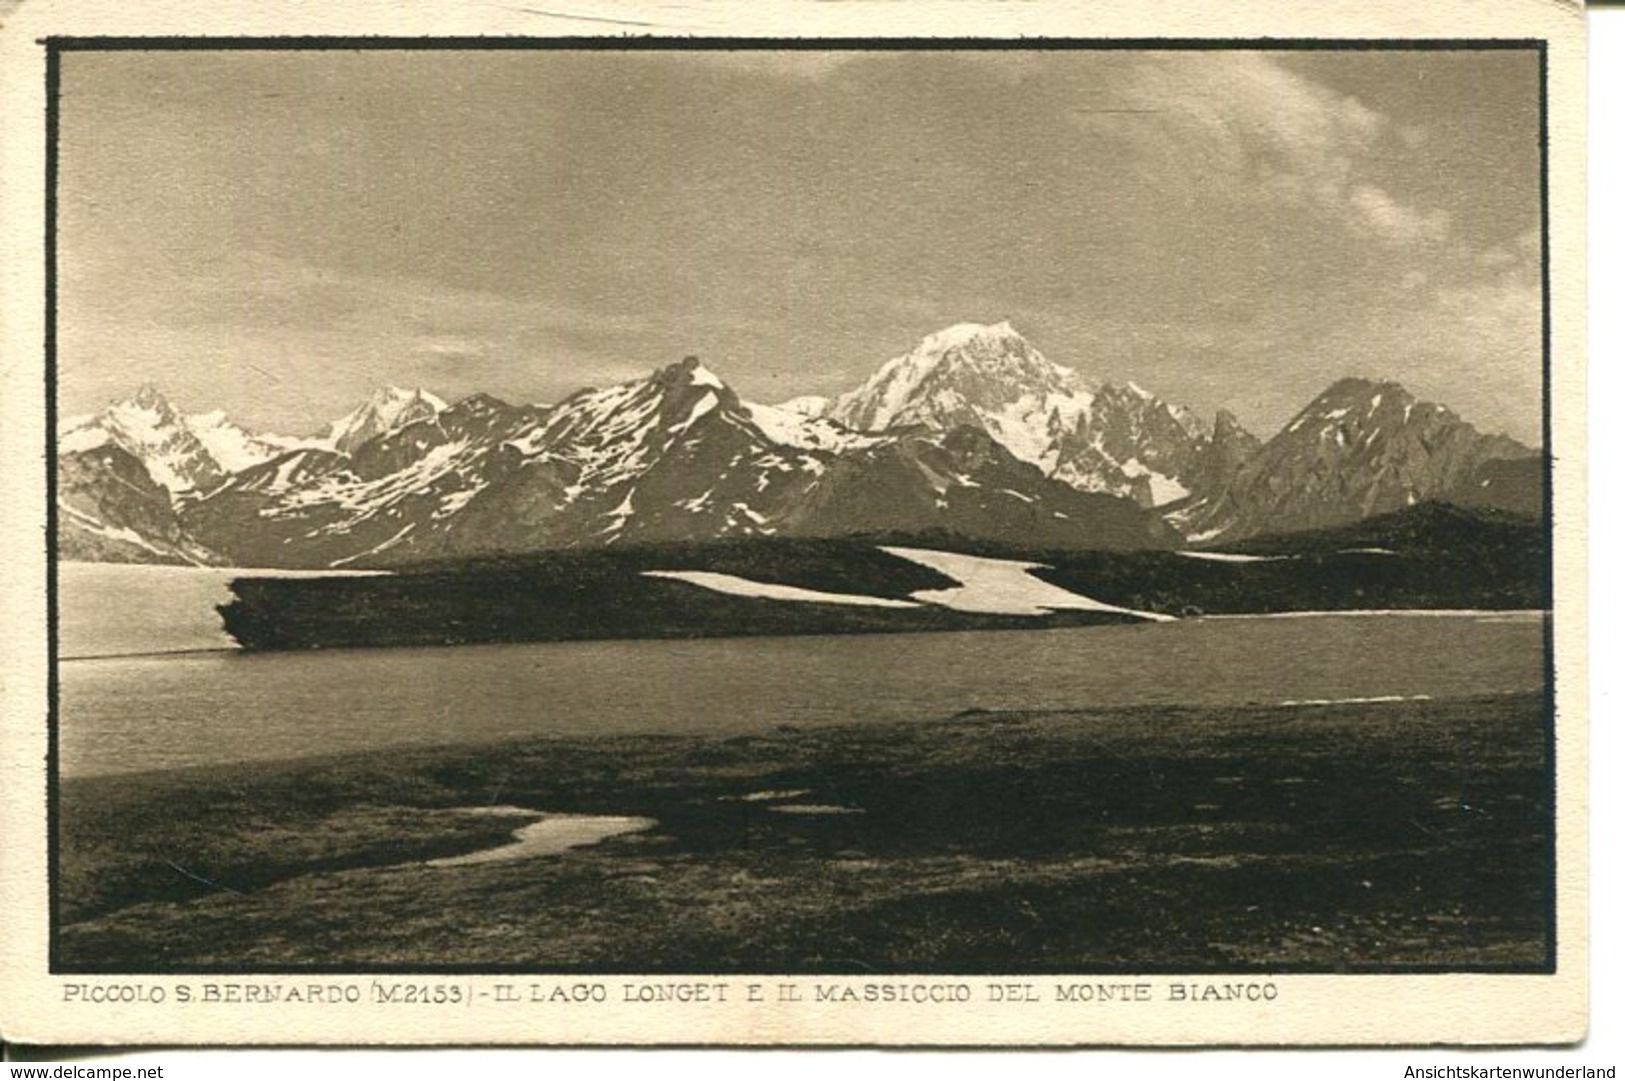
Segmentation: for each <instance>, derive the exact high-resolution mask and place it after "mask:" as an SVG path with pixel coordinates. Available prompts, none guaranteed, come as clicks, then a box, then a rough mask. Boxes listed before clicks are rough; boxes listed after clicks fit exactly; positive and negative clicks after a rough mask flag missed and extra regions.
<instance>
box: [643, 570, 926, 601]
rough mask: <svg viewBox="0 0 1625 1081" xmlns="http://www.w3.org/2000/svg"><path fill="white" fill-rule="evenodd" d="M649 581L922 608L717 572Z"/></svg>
mask: <svg viewBox="0 0 1625 1081" xmlns="http://www.w3.org/2000/svg"><path fill="white" fill-rule="evenodd" d="M643 576H644V577H645V578H670V579H672V580H674V581H678V582H687V583H689V584H690V585H696V586H700V587H701V588H704V589H711V590H715V591H716V592H718V593H728V594H732V595H733V596H735V597H762V598H765V599H767V600H772V601H800V602H802V603H807V604H850V605H861V606H864V607H868V608H918V607H919V605H918V604H916V603H915V602H914V601H900V600H894V599H893V598H891V597H869V596H865V595H863V594H861V593H826V592H824V591H823V590H821V589H803V588H801V587H800V586H785V585H779V584H777V583H775V582H754V581H752V580H751V579H749V578H740V577H738V576H737V575H733V574H719V573H717V572H716V571H644V572H643Z"/></svg>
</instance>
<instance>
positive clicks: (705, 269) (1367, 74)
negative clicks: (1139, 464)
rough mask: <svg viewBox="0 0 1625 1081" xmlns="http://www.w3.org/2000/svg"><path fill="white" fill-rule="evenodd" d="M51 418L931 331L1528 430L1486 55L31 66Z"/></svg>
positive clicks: (742, 372)
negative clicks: (44, 149)
mask: <svg viewBox="0 0 1625 1081" xmlns="http://www.w3.org/2000/svg"><path fill="white" fill-rule="evenodd" d="M61 85H62V96H61V140H60V187H59V203H60V217H59V230H60V233H59V236H60V252H61V261H60V280H59V289H60V309H59V310H60V322H59V327H60V350H59V380H60V393H61V402H60V404H61V408H62V410H63V411H64V412H65V413H68V414H73V413H79V412H87V411H91V410H94V409H96V408H99V407H100V406H101V405H102V404H105V402H106V401H108V400H110V399H111V398H113V397H116V396H118V395H120V394H122V393H125V392H127V391H129V390H131V389H133V388H134V387H135V386H136V385H137V384H139V383H140V382H142V381H152V382H154V383H156V384H158V385H159V386H160V387H161V388H163V389H164V390H165V391H166V392H168V393H169V395H170V396H171V397H172V398H173V399H174V400H175V401H176V402H177V404H179V405H180V406H182V407H183V408H185V409H188V410H203V409H211V408H216V407H221V408H225V409H226V410H227V411H228V412H229V413H231V414H232V415H233V416H234V417H235V418H237V419H238V420H240V421H241V422H243V423H246V424H248V425H249V426H251V427H259V428H262V429H268V430H276V431H284V432H304V431H310V430H314V429H316V428H318V427H320V426H321V425H323V424H324V423H325V422H326V421H327V420H329V419H331V418H332V417H334V416H337V415H339V414H341V413H343V412H345V411H346V410H348V409H349V408H351V407H352V406H353V405H354V404H355V402H356V401H357V400H359V399H360V398H362V397H364V396H365V395H366V394H367V393H368V391H369V390H370V389H371V388H373V387H374V386H377V385H379V384H382V383H396V384H403V385H413V386H415V385H421V386H425V387H428V388H429V389H431V390H434V391H436V392H437V393H439V394H441V395H442V396H445V397H448V398H456V397H459V396H461V395H464V394H467V393H471V392H473V391H475V390H483V391H487V392H490V393H494V394H496V395H498V396H500V397H503V398H506V399H509V400H512V401H552V400H556V399H557V398H559V397H562V396H563V395H565V394H567V393H569V392H571V391H573V390H575V389H578V388H580V387H582V386H584V385H600V386H601V385H604V384H606V383H611V382H615V381H619V380H622V379H627V378H632V377H635V376H639V375H642V374H645V373H647V372H648V371H649V370H650V369H652V368H654V367H656V366H659V365H661V364H665V363H669V362H671V361H674V360H676V359H679V358H680V357H681V356H683V355H684V354H687V353H698V354H700V355H701V356H702V357H703V358H704V359H705V361H706V363H707V364H708V365H709V366H711V367H712V368H713V369H715V370H716V371H717V372H718V373H719V374H721V375H722V376H723V377H724V378H725V379H727V380H728V381H729V382H730V383H732V384H733V385H734V386H735V388H736V389H737V390H739V391H740V393H741V394H743V395H744V396H745V397H747V398H753V399H757V400H765V401H776V400H779V399H782V398H786V397H790V396H793V395H797V394H809V393H820V394H831V393H837V392H839V391H842V390H845V389H849V388H851V387H852V386H855V385H856V384H857V383H858V382H860V381H861V380H862V379H863V378H864V377H865V376H866V375H868V374H869V373H870V372H871V371H872V370H873V369H874V368H875V367H876V366H878V365H879V364H880V363H881V362H882V361H884V360H885V359H886V358H888V357H890V356H893V355H896V354H897V353H900V352H904V351H906V350H907V349H908V348H910V347H911V346H912V345H913V344H914V342H916V341H917V340H918V339H919V338H920V337H922V336H923V335H925V334H927V333H930V332H931V331H933V330H937V329H940V328H941V327H943V326H946V325H948V324H950V323H955V322H962V321H980V322H996V321H998V320H1001V319H1008V320H1010V321H1011V322H1012V323H1013V324H1014V325H1015V326H1016V327H1017V329H1019V330H1021V331H1022V332H1023V333H1024V334H1025V335H1026V336H1027V337H1028V338H1029V339H1030V340H1031V341H1032V342H1033V344H1034V345H1036V346H1037V347H1038V348H1039V349H1040V350H1042V351H1043V352H1044V353H1045V354H1046V355H1048V356H1049V357H1050V358H1051V359H1052V360H1055V361H1058V362H1060V363H1063V364H1067V365H1069V366H1071V367H1074V368H1076V369H1078V370H1079V371H1081V372H1083V373H1084V374H1086V375H1088V376H1090V377H1093V378H1098V379H1118V380H1121V379H1134V380H1136V381H1138V382H1139V383H1141V384H1142V385H1144V386H1146V387H1148V388H1150V389H1152V390H1154V391H1156V392H1157V393H1159V394H1161V395H1162V396H1164V397H1166V398H1169V399H1171V400H1173V401H1177V402H1182V403H1186V404H1189V405H1191V406H1193V407H1194V408H1197V409H1198V410H1200V411H1203V412H1210V411H1211V410H1213V409H1215V408H1218V407H1220V406H1225V407H1228V408H1230V409H1232V410H1234V411H1235V412H1236V413H1237V414H1238V415H1239V416H1240V417H1241V419H1242V421H1243V422H1244V423H1246V424H1247V425H1249V426H1250V427H1252V428H1254V430H1255V431H1258V432H1259V433H1260V434H1262V435H1265V436H1267V435H1269V434H1272V433H1273V432H1274V431H1275V430H1277V429H1278V428H1279V426H1280V425H1281V424H1282V423H1284V422H1285V421H1286V420H1287V419H1289V418H1290V416H1291V414H1292V413H1293V412H1295V411H1296V410H1297V409H1298V408H1299V407H1301V406H1302V405H1303V404H1304V403H1305V402H1306V401H1307V400H1308V399H1309V398H1310V397H1312V396H1313V395H1314V394H1316V393H1317V392H1319V391H1320V390H1322V389H1324V387H1325V386H1326V385H1327V384H1328V383H1329V382H1331V381H1332V380H1333V379H1335V378H1337V377H1340V376H1343V375H1351V374H1354V375H1367V376H1372V377H1386V378H1394V379H1398V380H1399V381H1401V382H1403V383H1405V384H1406V385H1407V386H1408V387H1409V388H1410V389H1411V390H1412V391H1413V392H1415V393H1417V394H1419V395H1421V396H1424V397H1429V398H1433V399H1435V400H1438V401H1442V402H1444V403H1445V404H1447V405H1449V406H1451V407H1452V408H1454V409H1455V410H1456V411H1457V412H1459V413H1461V414H1462V415H1463V416H1465V417H1466V418H1467V419H1468V420H1471V421H1473V422H1474V423H1476V424H1478V425H1479V426H1480V427H1482V428H1486V429H1489V430H1495V431H1505V432H1507V433H1508V434H1511V435H1513V436H1515V437H1517V438H1520V439H1523V440H1525V441H1529V442H1533V441H1536V440H1538V438H1539V431H1540V289H1539V223H1540V217H1539V215H1540V206H1539V147H1538V123H1539V118H1538V97H1537V94H1538V69H1537V61H1536V58H1535V56H1534V55H1533V54H1532V53H1524V52H1506V51H1501V52H1454V53H1440V52H1357V53H1332V52H1256V51H1222V52H1177V51H1173V52H1127V51H1112V52H1103V51H1074V50H1067V51H1021V52H981V53H976V52H923V53H922V52H914V53H909V52H839V53H836V52H822V53H784V52H778V53H773V52H717V53H705V52H695V51H686V52H680V51H649V52H559V51H539V50H524V51H511V52H509V51H498V52H445V51H436V52H422V51H418V52H412V51H377V52H339V51H303V52H286V53H282V52H226V51H222V52H152V53H140V52H120V53H81V52H73V53H68V54H65V55H64V58H63V66H62V84H61Z"/></svg>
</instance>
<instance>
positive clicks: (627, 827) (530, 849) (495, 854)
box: [426, 806, 658, 867]
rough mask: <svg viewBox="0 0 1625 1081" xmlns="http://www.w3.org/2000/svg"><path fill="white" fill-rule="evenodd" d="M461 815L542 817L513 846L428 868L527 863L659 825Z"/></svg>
mask: <svg viewBox="0 0 1625 1081" xmlns="http://www.w3.org/2000/svg"><path fill="white" fill-rule="evenodd" d="M459 810H461V811H462V812H463V813H464V814H477V815H493V816H499V817H519V816H521V815H534V814H541V815H542V816H543V817H542V819H541V820H540V821H538V822H532V823H530V824H529V825H527V826H521V827H520V828H519V829H517V830H515V831H514V834H513V837H514V839H513V843H512V844H506V845H499V846H498V847H496V848H487V849H483V850H481V851H479V852H470V853H468V854H467V855H466V856H447V857H445V858H444V859H438V860H428V861H426V863H427V866H429V867H464V866H467V865H468V864H472V863H505V862H507V861H508V860H519V859H527V858H529V857H532V856H556V855H558V854H559V853H560V852H564V851H567V850H569V849H572V848H582V847H585V846H587V845H595V844H598V843H599V842H600V841H604V840H607V839H609V838H611V837H618V836H620V835H621V834H623V833H641V832H642V831H644V830H648V829H653V828H654V827H655V826H656V825H657V824H658V823H656V822H655V820H654V819H652V818H639V817H633V816H630V815H580V814H547V813H545V812H542V811H531V810H527V809H525V808H523V807H507V806H498V807H465V808H459Z"/></svg>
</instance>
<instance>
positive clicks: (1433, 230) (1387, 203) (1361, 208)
mask: <svg viewBox="0 0 1625 1081" xmlns="http://www.w3.org/2000/svg"><path fill="white" fill-rule="evenodd" d="M1348 199H1349V204H1350V205H1351V206H1353V207H1354V209H1355V211H1356V212H1357V214H1358V215H1359V218H1360V220H1361V221H1363V222H1364V224H1365V225H1366V227H1367V228H1368V229H1370V231H1371V232H1372V233H1373V234H1374V235H1375V236H1376V237H1377V239H1379V240H1381V241H1383V242H1384V243H1387V244H1395V245H1403V244H1416V243H1420V242H1438V241H1442V240H1444V238H1445V236H1446V235H1447V234H1448V233H1449V231H1450V215H1449V214H1447V213H1445V212H1444V211H1442V210H1417V209H1415V208H1413V207H1408V206H1405V205H1403V204H1401V203H1399V202H1397V201H1396V200H1395V199H1394V198H1393V197H1392V196H1391V195H1389V194H1388V193H1387V192H1385V191H1383V190H1382V189H1381V188H1375V187H1372V186H1371V185H1369V184H1356V185H1355V186H1354V187H1353V188H1352V189H1351V190H1350V191H1349V195H1348Z"/></svg>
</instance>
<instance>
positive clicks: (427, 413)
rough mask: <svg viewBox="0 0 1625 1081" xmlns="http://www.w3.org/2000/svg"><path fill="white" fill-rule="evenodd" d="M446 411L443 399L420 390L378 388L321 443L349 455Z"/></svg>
mask: <svg viewBox="0 0 1625 1081" xmlns="http://www.w3.org/2000/svg"><path fill="white" fill-rule="evenodd" d="M446 408H447V406H446V403H445V402H444V401H443V400H441V399H440V398H438V397H436V396H435V395H433V394H430V393H429V392H428V391H426V390H424V389H423V388H421V387H412V388H408V387H397V386H384V387H379V388H378V389H377V390H375V391H373V392H372V394H370V395H369V396H368V397H367V400H366V401H365V402H363V403H361V405H359V406H357V407H356V408H355V409H353V410H351V411H350V412H349V413H347V414H345V415H344V416H343V417H340V418H339V419H338V420H336V421H334V422H333V423H332V425H330V426H329V428H328V431H327V435H326V437H325V438H324V439H323V440H321V442H322V443H324V444H326V445H327V446H329V447H331V448H332V449H334V450H337V451H339V452H341V453H343V454H351V453H353V452H354V451H355V450H356V448H357V447H360V446H361V445H362V444H363V443H366V442H368V441H369V440H372V439H376V438H377V437H378V436H380V435H384V434H386V433H388V432H392V431H395V430H396V429H398V428H404V427H405V426H406V425H408V424H413V423H416V422H417V421H420V420H429V419H431V418H433V417H436V416H439V415H440V414H441V413H443V412H445V411H446Z"/></svg>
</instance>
